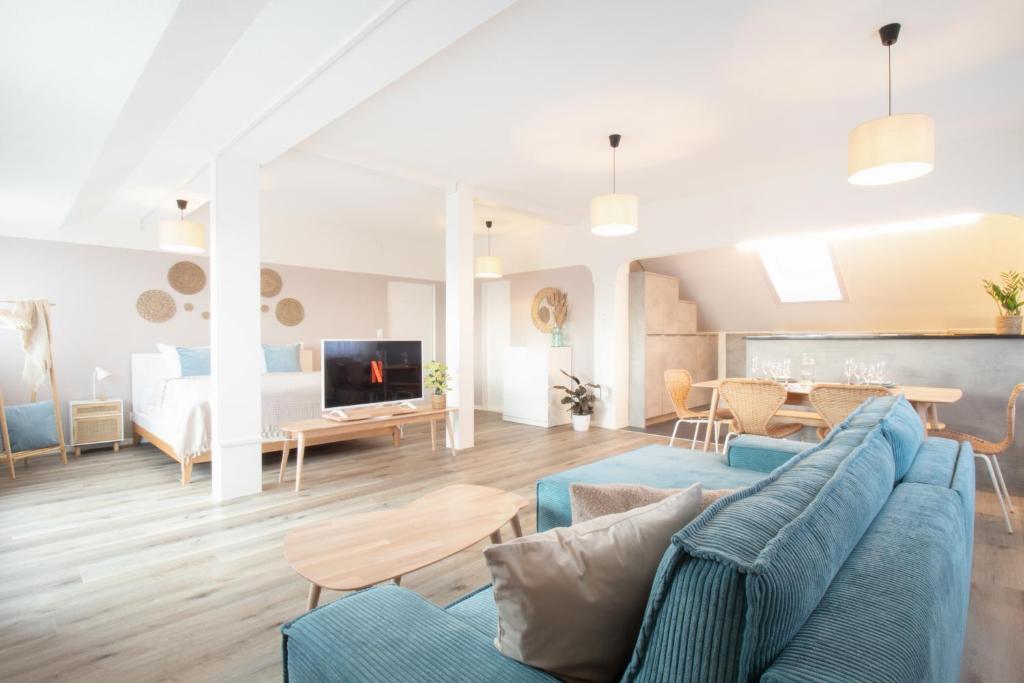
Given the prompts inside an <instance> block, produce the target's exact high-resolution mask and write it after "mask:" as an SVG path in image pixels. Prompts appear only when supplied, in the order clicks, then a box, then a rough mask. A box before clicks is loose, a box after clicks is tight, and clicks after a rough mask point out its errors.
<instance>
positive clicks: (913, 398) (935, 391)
mask: <svg viewBox="0 0 1024 683" xmlns="http://www.w3.org/2000/svg"><path fill="white" fill-rule="evenodd" d="M724 381H726V380H724V379H709V380H706V381H704V382H694V384H693V386H694V387H699V388H701V389H717V388H718V387H719V386H721V384H722V382H724ZM814 386H815V385H813V384H801V383H798V382H791V383H789V384H786V385H785V387H786V391H788V392H789V393H790V394H809V393H811V389H813V388H814ZM885 388H886V389H889V390H890V391H892V392H893V393H894V394H903V395H904V396H906V398H907V400H908V401H910V402H911V403H944V404H948V403H956V402H957V401H959V400H960V399H961V398H963V395H964V392H963V391H962V390H960V389H956V388H953V387H916V386H909V385H907V386H903V385H894V386H891V387H885Z"/></svg>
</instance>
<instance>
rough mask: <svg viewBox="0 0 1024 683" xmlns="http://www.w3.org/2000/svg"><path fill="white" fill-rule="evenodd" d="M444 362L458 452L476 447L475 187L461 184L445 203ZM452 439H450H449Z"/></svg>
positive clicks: (449, 194)
mask: <svg viewBox="0 0 1024 683" xmlns="http://www.w3.org/2000/svg"><path fill="white" fill-rule="evenodd" d="M445 210H446V213H447V224H446V227H445V240H444V256H445V323H444V324H445V336H444V338H445V362H446V363H447V364H448V368H449V370H450V371H451V373H452V376H453V381H452V391H451V393H450V394H449V399H450V401H451V405H453V406H455V407H456V411H455V443H454V444H450V443H449V446H451V445H454V447H455V448H456V449H460V448H472V447H473V429H474V425H473V423H474V418H473V406H474V405H475V401H474V396H473V188H472V187H470V186H468V185H463V184H461V183H459V184H458V185H457V186H456V188H455V190H454V191H452V192H449V193H448V196H447V198H446V201H445ZM449 440H450V438H449Z"/></svg>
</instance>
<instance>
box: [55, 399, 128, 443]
mask: <svg viewBox="0 0 1024 683" xmlns="http://www.w3.org/2000/svg"><path fill="white" fill-rule="evenodd" d="M68 405H69V406H70V410H68V414H69V415H70V416H71V445H72V446H74V447H75V455H81V454H82V446H87V445H90V444H97V443H112V444H114V450H115V451H117V450H119V449H120V448H121V439H123V438H124V405H123V403H122V401H121V399H119V398H98V399H93V400H86V401H68Z"/></svg>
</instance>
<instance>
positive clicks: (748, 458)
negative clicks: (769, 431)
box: [726, 434, 813, 472]
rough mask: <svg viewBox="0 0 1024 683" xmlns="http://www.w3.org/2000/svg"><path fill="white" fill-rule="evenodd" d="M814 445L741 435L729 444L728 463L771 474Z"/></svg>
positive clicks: (731, 465)
mask: <svg viewBox="0 0 1024 683" xmlns="http://www.w3.org/2000/svg"><path fill="white" fill-rule="evenodd" d="M812 445H813V444H809V443H804V442H802V441H790V440H788V439H772V438H770V437H767V436H756V435H754V434H740V435H739V436H737V437H736V438H735V439H732V440H731V441H730V442H729V452H728V453H726V462H727V463H728V465H729V467H739V468H741V469H745V470H753V471H755V472H771V471H772V470H774V469H775V468H776V467H778V466H779V465H782V464H784V463H786V462H788V461H789V459H790V458H792V457H793V456H794V455H796V454H797V453H802V452H803V451H805V450H807V449H808V448H810V447H811V446H812Z"/></svg>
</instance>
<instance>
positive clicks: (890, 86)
mask: <svg viewBox="0 0 1024 683" xmlns="http://www.w3.org/2000/svg"><path fill="white" fill-rule="evenodd" d="M885 49H886V51H887V52H888V53H889V116H892V45H886V48H885Z"/></svg>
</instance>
